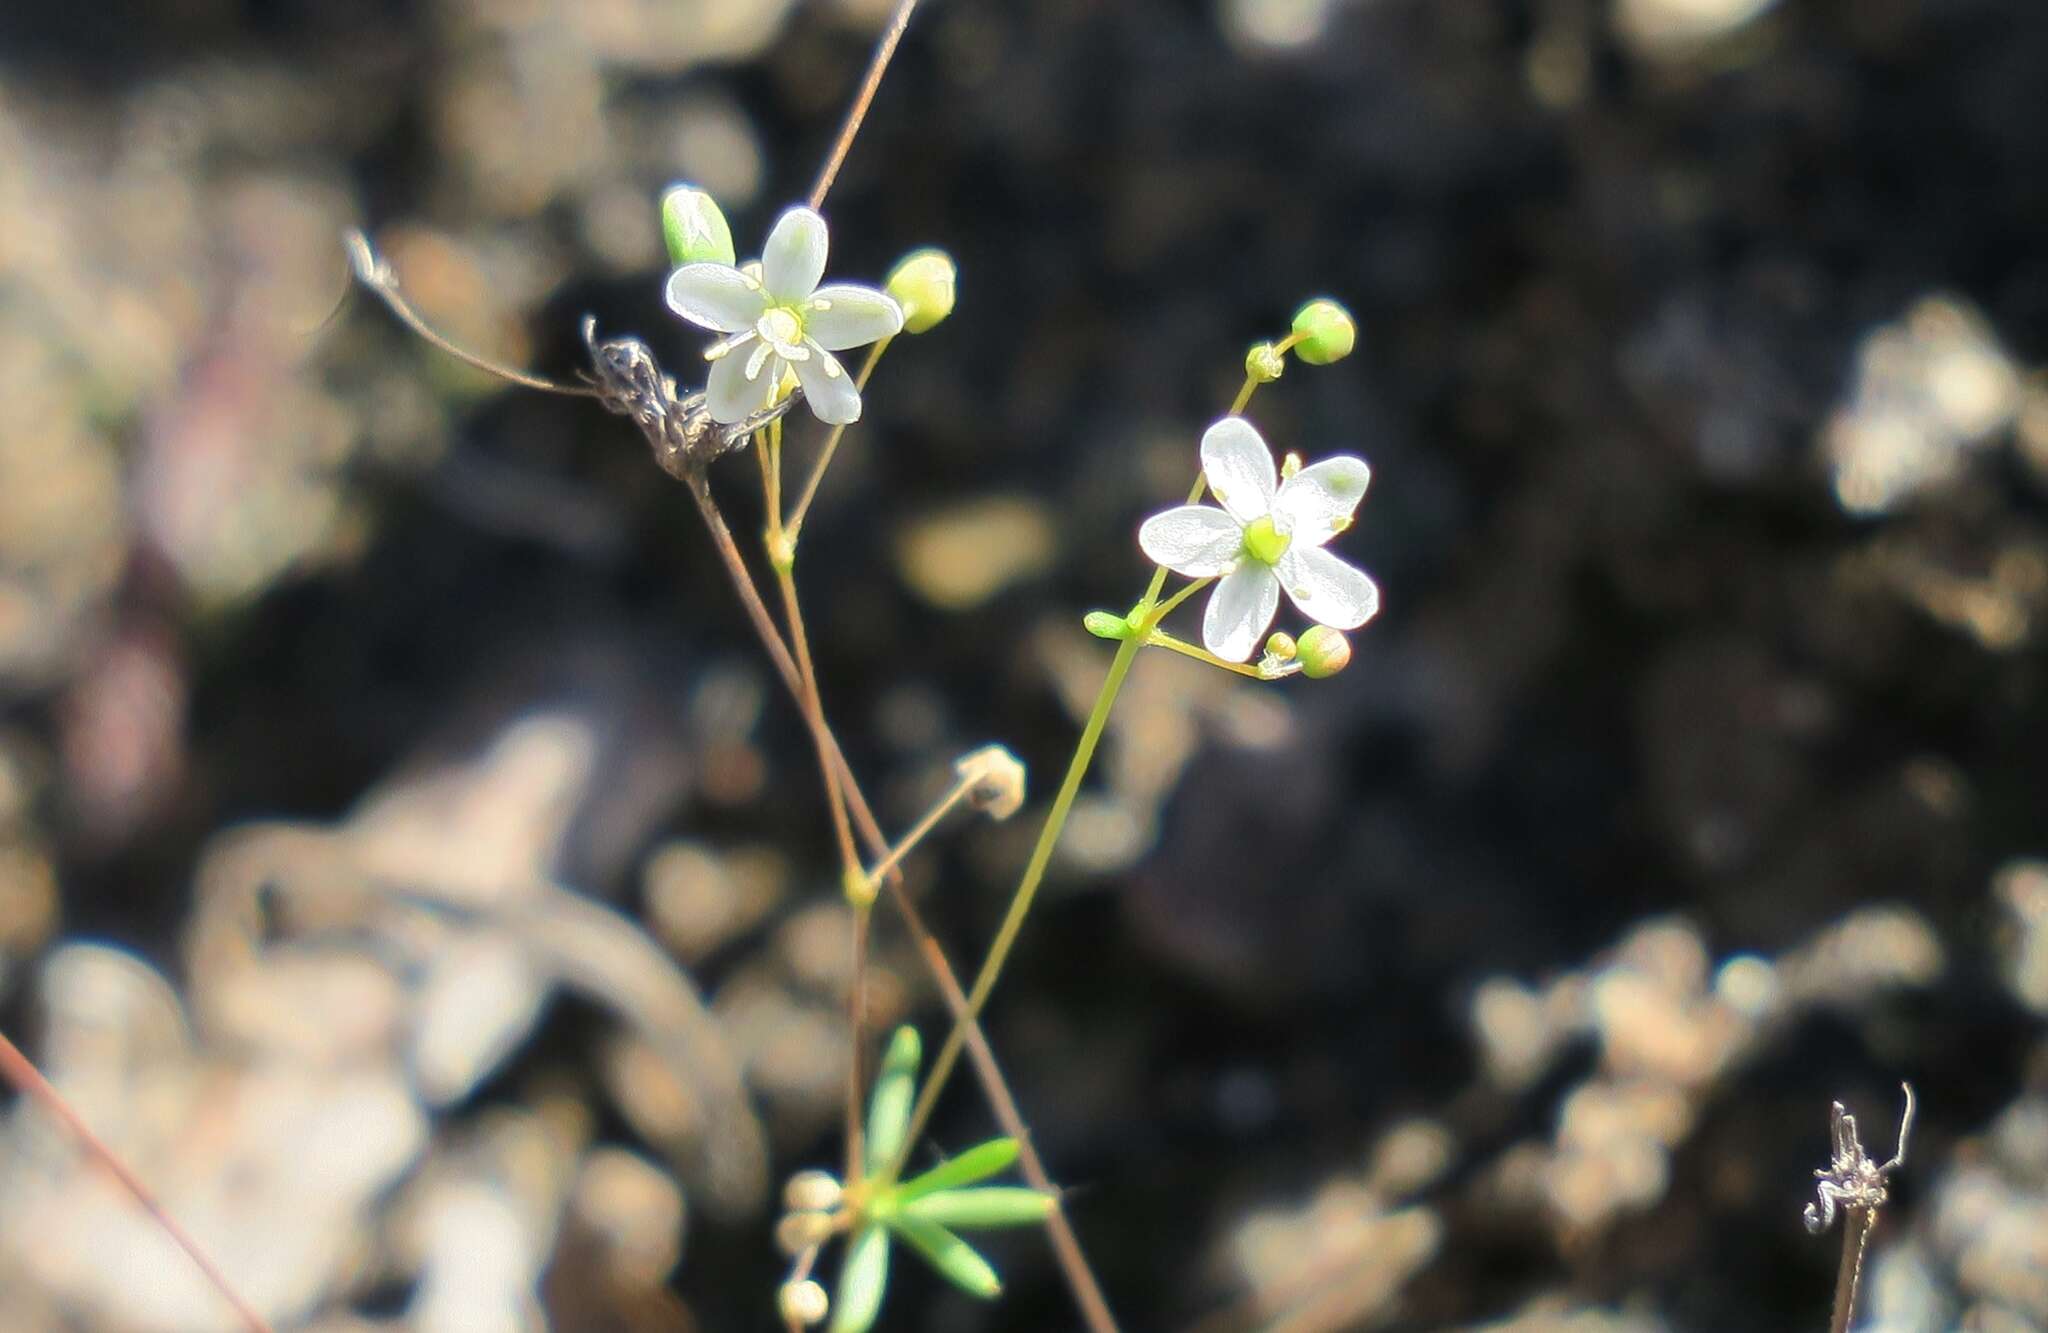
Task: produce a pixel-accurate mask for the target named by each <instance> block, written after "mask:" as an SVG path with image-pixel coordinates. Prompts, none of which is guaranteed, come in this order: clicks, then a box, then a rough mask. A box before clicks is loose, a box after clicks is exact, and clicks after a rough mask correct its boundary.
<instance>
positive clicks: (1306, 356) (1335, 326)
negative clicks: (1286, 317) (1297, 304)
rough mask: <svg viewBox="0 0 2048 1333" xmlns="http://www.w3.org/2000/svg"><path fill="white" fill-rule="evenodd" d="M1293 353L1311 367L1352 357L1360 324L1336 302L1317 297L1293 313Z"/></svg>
mask: <svg viewBox="0 0 2048 1333" xmlns="http://www.w3.org/2000/svg"><path fill="white" fill-rule="evenodd" d="M1294 336H1295V343H1294V354H1295V355H1296V356H1298V357H1300V358H1301V359H1302V360H1303V361H1306V362H1307V363H1308V364H1309V365H1312V366H1327V365H1329V364H1330V363H1331V362H1332V361H1342V360H1343V359H1344V358H1345V357H1347V356H1349V355H1351V348H1352V345H1353V344H1354V343H1356V342H1357V341H1358V325H1357V324H1356V323H1355V322H1354V321H1353V320H1352V318H1351V312H1350V311H1349V310H1346V309H1345V308H1344V307H1343V306H1341V305H1338V304H1337V303H1336V302H1335V301H1331V300H1328V299H1325V298H1318V299H1317V300H1314V301H1310V302H1309V303H1308V304H1307V305H1305V306H1303V307H1302V308H1301V309H1299V310H1297V311H1295V312H1294Z"/></svg>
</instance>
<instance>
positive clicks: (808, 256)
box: [668, 208, 903, 426]
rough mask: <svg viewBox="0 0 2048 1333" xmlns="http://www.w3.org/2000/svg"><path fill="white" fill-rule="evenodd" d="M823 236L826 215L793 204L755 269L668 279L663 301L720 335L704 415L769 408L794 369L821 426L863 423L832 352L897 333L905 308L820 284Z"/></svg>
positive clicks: (738, 415)
mask: <svg viewBox="0 0 2048 1333" xmlns="http://www.w3.org/2000/svg"><path fill="white" fill-rule="evenodd" d="M827 243H828V237H827V235H826V231H825V219H823V218H821V217H819V216H818V215H817V214H816V213H814V212H812V211H811V210H810V209H808V208H792V209H790V210H788V211H787V212H785V213H784V214H783V215H782V216H781V217H780V218H777V219H776V221H775V229H774V230H773V231H771V232H769V233H768V244H767V245H766V246H765V247H763V249H762V251H761V262H760V267H759V269H758V270H754V271H749V270H753V269H754V266H753V265H751V264H750V265H747V266H745V267H736V266H734V265H732V264H718V263H703V264H685V265H683V266H682V267H681V268H679V269H677V270H676V271H675V272H674V273H671V274H670V275H669V279H668V304H669V308H670V309H671V310H674V311H675V312H676V313H677V314H678V315H681V316H682V317H683V318H684V319H687V320H689V321H690V322H691V323H692V324H697V325H701V326H702V327H704V328H707V329H711V330H713V331H714V332H718V333H723V334H726V335H727V336H726V337H724V338H722V339H720V340H719V341H718V342H716V343H713V344H712V345H711V349H710V350H709V351H707V352H705V353H704V359H705V360H707V361H709V362H710V363H711V377H710V380H709V381H708V382H707V383H706V384H705V386H704V392H705V396H706V399H707V401H708V405H709V406H710V408H711V418H712V420H714V421H718V422H722V423H724V424H726V425H731V424H733V423H735V422H739V421H744V420H746V419H747V418H748V417H749V416H751V415H753V414H754V413H755V412H758V411H760V410H761V409H762V408H764V407H766V406H767V405H768V404H769V402H770V401H771V398H772V396H773V395H774V393H775V390H776V387H777V386H778V385H780V384H781V383H782V375H783V370H784V368H785V367H787V368H788V369H790V370H794V371H795V372H796V379H797V383H798V384H801V385H802V386H803V390H804V399H805V401H807V402H808V403H810V405H811V411H812V412H814V413H816V414H817V417H818V419H819V420H820V421H824V422H827V423H829V424H831V425H835V426H843V425H845V424H847V423H848V422H852V421H858V420H860V390H858V389H856V388H855V387H854V384H853V377H852V376H850V375H848V374H847V373H846V368H845V367H844V366H842V365H840V364H839V361H838V359H837V358H836V357H834V356H833V355H832V353H834V352H843V351H845V350H846V349H847V348H849V347H864V346H866V345H867V344H869V343H871V342H874V341H876V340H877V339H880V338H886V337H888V336H889V335H891V334H893V333H895V332H896V331H897V330H899V329H901V328H902V327H903V310H902V308H901V307H900V306H898V305H897V304H896V302H895V301H893V300H891V299H890V298H889V297H888V296H886V295H884V294H883V293H881V292H878V291H876V290H875V289H874V288H872V287H856V286H853V285H852V284H848V283H840V284H835V285H832V286H829V287H820V286H819V285H818V280H819V279H820V278H822V277H824V275H825V250H826V246H827Z"/></svg>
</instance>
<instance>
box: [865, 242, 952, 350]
mask: <svg viewBox="0 0 2048 1333" xmlns="http://www.w3.org/2000/svg"><path fill="white" fill-rule="evenodd" d="M959 276H960V270H959V269H958V268H956V267H955V266H954V264H953V256H951V255H949V254H947V253H946V252H945V251H944V250H913V251H911V252H910V253H909V254H907V255H905V256H904V257H903V258H902V259H901V260H900V261H898V263H897V265H896V267H895V268H892V269H890V270H889V277H888V280H887V281H886V282H884V283H883V284H882V286H883V290H885V291H887V292H888V293H889V295H891V296H893V297H895V298H896V304H897V305H900V306H902V307H903V331H904V332H905V333H923V332H924V331H925V330H926V329H929V328H931V327H932V326H933V325H935V324H937V323H938V322H939V321H940V320H942V319H944V318H945V317H946V316H948V315H950V314H952V313H953V293H954V288H955V286H956V285H957V283H958V280H959Z"/></svg>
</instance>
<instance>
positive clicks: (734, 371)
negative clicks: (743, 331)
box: [704, 347, 782, 426]
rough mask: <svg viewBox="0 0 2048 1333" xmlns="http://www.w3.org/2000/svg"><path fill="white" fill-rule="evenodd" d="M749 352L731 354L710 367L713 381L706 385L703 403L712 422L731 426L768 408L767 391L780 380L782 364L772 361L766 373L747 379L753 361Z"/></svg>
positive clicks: (776, 359) (743, 350)
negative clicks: (709, 410) (708, 411)
mask: <svg viewBox="0 0 2048 1333" xmlns="http://www.w3.org/2000/svg"><path fill="white" fill-rule="evenodd" d="M747 350H748V349H746V348H744V347H743V348H741V349H739V350H738V351H735V352H728V353H726V354H725V355H724V356H722V357H720V358H719V359H718V360H716V361H713V362H712V363H711V377H710V379H708V380H706V381H705V384H704V402H705V406H707V407H709V408H710V409H711V419H712V420H713V421H716V422H720V423H722V424H724V425H727V426H730V425H733V424H735V423H737V422H741V421H745V420H746V419H747V418H748V417H750V416H752V415H754V413H756V412H758V411H760V410H761V409H762V408H764V407H766V406H768V391H769V390H770V389H771V388H772V387H773V386H774V384H775V382H776V380H778V379H779V378H781V375H782V361H781V359H780V358H777V357H770V358H769V360H768V364H767V366H766V367H765V368H764V369H765V370H766V372H767V373H765V374H763V375H761V376H760V377H759V378H757V379H748V378H747V363H748V362H749V361H751V360H753V358H752V357H750V356H748V355H747Z"/></svg>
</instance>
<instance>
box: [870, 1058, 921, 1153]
mask: <svg viewBox="0 0 2048 1333" xmlns="http://www.w3.org/2000/svg"><path fill="white" fill-rule="evenodd" d="M923 1058H924V1046H923V1043H921V1042H920V1041H918V1039H917V1029H916V1028H913V1027H900V1028H897V1029H896V1035H895V1036H893V1037H891V1038H890V1039H889V1052H888V1054H886V1055H884V1056H883V1057H882V1068H881V1071H880V1072H879V1073H877V1074H876V1075H875V1090H874V1093H873V1094H872V1095H871V1096H870V1097H869V1099H868V1162H867V1172H868V1174H869V1175H870V1176H875V1175H880V1174H881V1173H882V1172H884V1171H887V1170H888V1169H889V1167H890V1165H891V1164H893V1163H894V1162H895V1160H896V1155H897V1154H898V1153H900V1152H902V1151H903V1135H904V1133H905V1132H906V1131H908V1130H909V1128H910V1101H911V1096H912V1094H913V1093H915V1092H916V1091H917V1066H918V1063H919V1062H920V1061H921V1060H922V1059H923Z"/></svg>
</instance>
